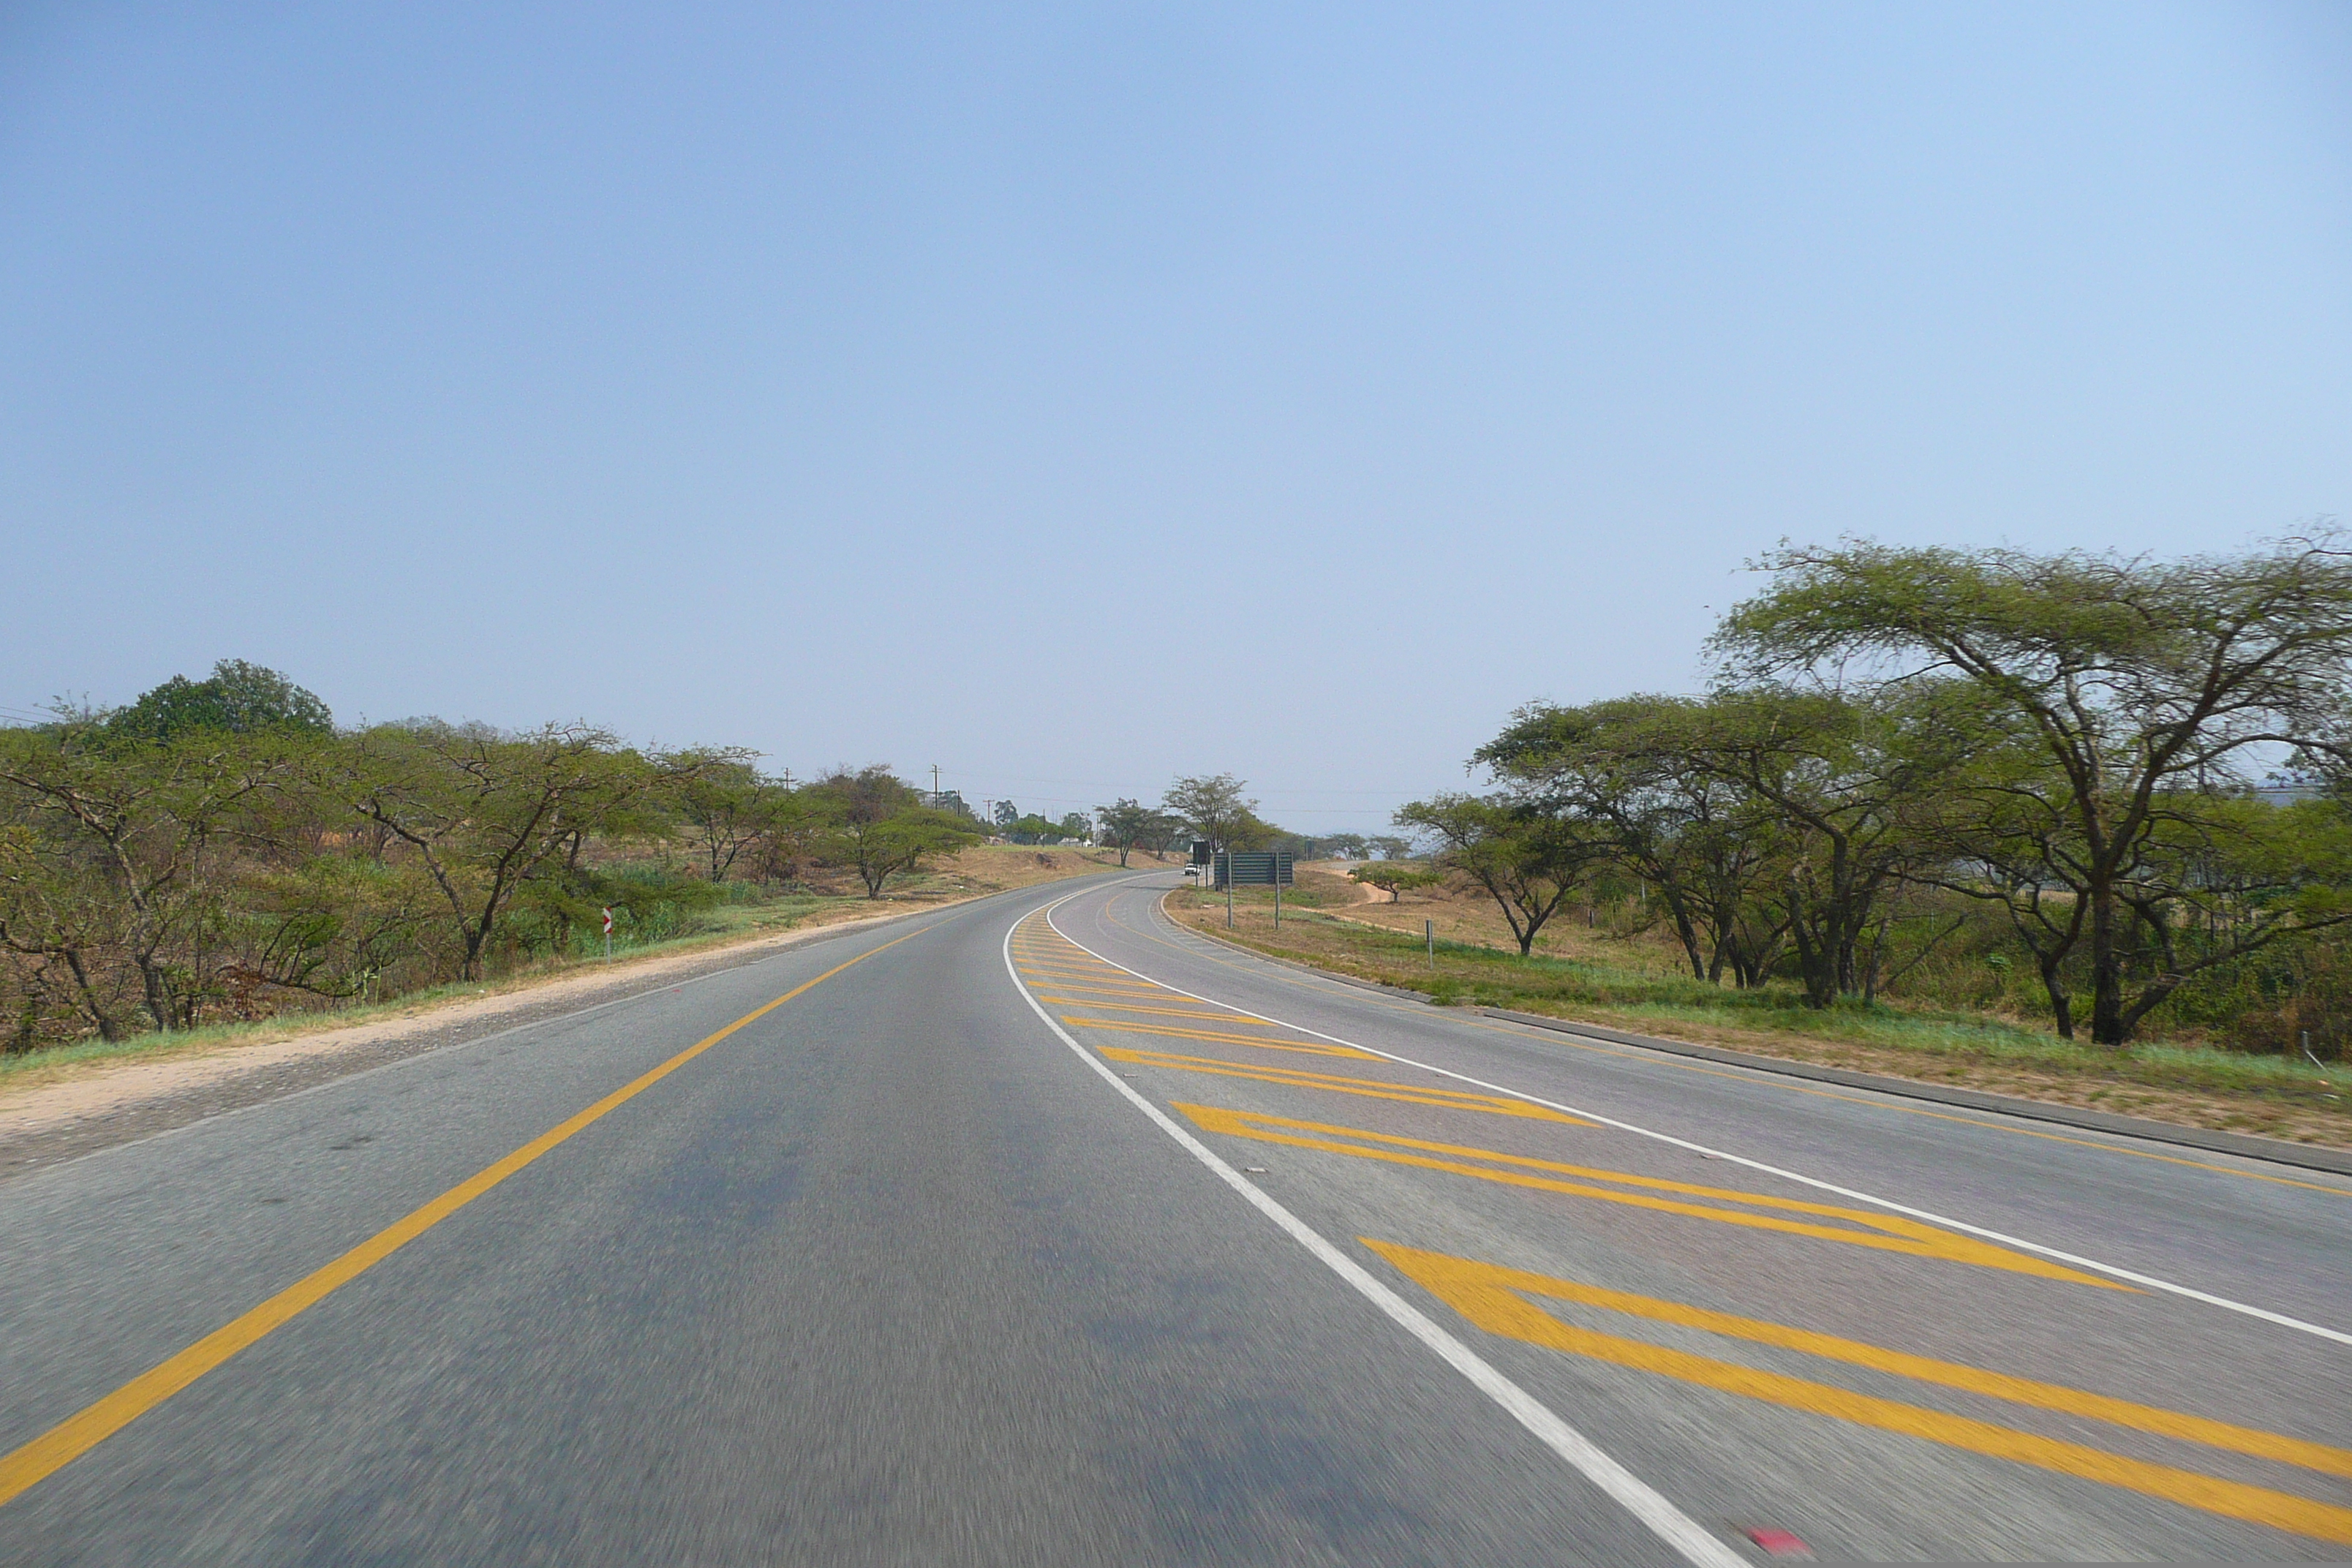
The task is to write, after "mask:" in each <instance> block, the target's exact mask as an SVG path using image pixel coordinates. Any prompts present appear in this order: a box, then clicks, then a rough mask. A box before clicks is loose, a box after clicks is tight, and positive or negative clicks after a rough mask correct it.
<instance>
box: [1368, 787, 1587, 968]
mask: <svg viewBox="0 0 2352 1568" xmlns="http://www.w3.org/2000/svg"><path fill="white" fill-rule="evenodd" d="M1396 825H1397V826H1399V827H1412V828H1418V829H1420V830H1422V831H1423V832H1425V833H1431V834H1434V835H1435V836H1436V837H1437V838H1438V840H1439V841H1440V843H1441V844H1443V846H1444V847H1443V848H1442V849H1440V850H1439V851H1438V854H1437V863H1438V864H1439V865H1440V866H1443V867H1444V868H1446V869H1448V870H1452V871H1458V872H1460V873H1461V874H1462V875H1464V876H1465V877H1467V878H1469V879H1471V880H1472V881H1474V882H1475V883H1477V884H1478V885H1479V886H1480V887H1481V888H1484V889H1486V896H1487V897H1488V898H1490V899H1492V900H1495V906H1496V908H1497V909H1499V910H1502V911H1503V919H1505V920H1506V921H1509V922H1510V927H1511V935H1512V936H1513V937H1514V938H1515V939H1517V942H1518V944H1519V956H1520V957H1521V958H1525V957H1527V956H1528V953H1530V952H1533V951H1534V950H1535V944H1536V935H1537V933H1538V932H1539V931H1542V930H1543V928H1544V923H1545V922H1546V921H1549V920H1550V919H1551V917H1552V916H1553V915H1555V914H1557V913H1559V908H1560V906H1561V905H1562V904H1564V903H1566V902H1567V901H1568V896H1569V894H1570V892H1572V891H1574V889H1575V888H1576V883H1577V879H1578V878H1579V877H1580V875H1581V874H1582V873H1583V871H1584V870H1585V868H1587V867H1589V866H1591V864H1592V863H1593V861H1594V860H1596V859H1597V858H1600V856H1601V854H1602V853H1603V851H1602V850H1601V847H1599V846H1598V845H1596V844H1595V843H1594V841H1593V840H1592V838H1591V837H1589V836H1588V835H1586V834H1583V833H1580V832H1579V831H1578V829H1577V826H1576V825H1574V824H1573V823H1571V822H1570V821H1568V820H1566V819H1564V818H1562V817H1559V816H1553V815H1550V814H1549V813H1546V812H1543V811H1541V810H1538V809H1537V808H1536V807H1534V806H1533V805H1529V804H1528V803H1527V802H1524V801H1515V800H1512V799H1510V798H1509V797H1507V796H1500V795H1497V796H1489V797H1486V798H1483V799H1482V798H1481V797H1479V796H1477V795H1436V796H1433V798H1431V799H1429V800H1425V801H1423V800H1417V801H1413V802H1412V803H1411V804H1410V805H1404V806H1402V807H1401V808H1399V810H1398V811H1397V814H1396ZM1367 880H1370V879H1367Z"/></svg>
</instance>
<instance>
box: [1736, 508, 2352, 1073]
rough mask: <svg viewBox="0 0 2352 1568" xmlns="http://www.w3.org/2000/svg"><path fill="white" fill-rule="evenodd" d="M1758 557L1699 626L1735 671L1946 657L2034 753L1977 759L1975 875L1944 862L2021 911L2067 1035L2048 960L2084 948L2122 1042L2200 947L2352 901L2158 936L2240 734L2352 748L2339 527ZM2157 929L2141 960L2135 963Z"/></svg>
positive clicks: (2208, 830) (2066, 1000) (2351, 583)
mask: <svg viewBox="0 0 2352 1568" xmlns="http://www.w3.org/2000/svg"><path fill="white" fill-rule="evenodd" d="M1762 566H1763V567H1764V569H1765V570H1768V571H1769V572H1771V573H1772V574H1774V578H1775V581H1774V583H1773V584H1772V585H1771V587H1770V588H1769V589H1768V590H1767V591H1766V592H1765V593H1763V594H1762V595H1759V596H1757V597H1756V598H1754V599H1751V600H1749V601H1748V602H1747V603H1745V604H1743V605H1738V606H1737V607H1736V608H1735V609H1734V610H1733V612H1732V614H1731V615H1730V616H1728V617H1727V619H1726V621H1725V623H1724V626H1723V627H1722V629H1721V631H1720V632H1719V633H1718V634H1717V638H1716V644H1715V646H1716V647H1717V649H1718V650H1719V651H1720V652H1722V653H1723V654H1724V655H1725V657H1726V658H1727V661H1728V662H1729V667H1730V668H1732V669H1733V670H1734V671H1735V672H1736V673H1738V674H1739V675H1741V676H1743V677H1747V678H1751V679H1754V678H1780V677H1788V676H1799V677H1811V678H1814V679H1831V678H1832V676H1833V674H1834V673H1835V672H1837V671H1838V670H1840V669H1841V668H1850V667H1852V666H1853V665H1855V664H1860V665H1861V666H1863V667H1864V668H1865V670H1866V671H1867V673H1869V674H1870V675H1872V676H1873V677H1874V678H1876V679H1885V680H1900V679H1918V678H1919V677H1921V676H1923V675H1927V674H1948V675H1950V676H1953V677H1956V678H1958V679H1961V680H1965V681H1967V682H1969V684H1970V685H1971V686H1972V687H1973V689H1975V691H1976V692H1977V694H1978V696H1979V700H1980V702H1981V705H1982V706H1981V713H1982V716H1983V720H1984V721H1985V723H1986V724H1987V725H1988V726H1989V727H1990V728H1991V729H1992V731H1994V732H1995V733H1997V734H1999V735H2000V736H2001V737H2002V738H2004V739H2005V740H2007V741H2008V742H2011V745H2012V747H2013V748H2017V749H2021V751H2022V752H2023V753H2026V754H2030V755H2032V757H2033V758H2034V759H2035V761H2036V762H2037V763H2039V764H2041V765H2028V764H2027V763H2025V761H2024V758H2023V756H2021V755H2017V754H2012V756H2011V759H2010V762H2009V763H2008V767H2007V771H2006V775H2005V776H2003V775H2001V774H1995V775H1993V776H1990V777H1987V778H1984V779H1981V780H1980V781H1979V790H1980V793H1981V795H1983V796H1984V797H1985V798H1986V799H1987V801H1988V802H1990V803H1992V804H1994V805H1997V806H1998V809H1997V810H1986V811H1984V812H1982V813H1980V814H1979V820H1980V821H1981V822H1982V823H1983V824H1984V825H1985V826H1984V828H1983V831H1982V832H1981V833H1979V834H1978V835H1977V836H1975V837H1973V838H1971V837H1969V836H1967V835H1962V836H1961V837H1960V842H1961V843H1962V844H1963V845H1965V846H1966V847H1967V849H1968V851H1969V853H1972V854H1975V855H1979V856H1981V857H1983V858H1984V859H1985V860H1986V862H1987V865H1988V867H1989V868H1990V870H1991V872H1992V875H1991V877H1990V878H1989V879H1986V880H1984V881H1978V880H1976V879H1971V878H1969V877H1965V876H1955V877H1952V878H1950V879H1948V880H1949V882H1950V883H1951V884H1953V885H1955V886H1958V887H1959V888H1960V890H1962V891H1966V892H1972V893H1974V894H1976V895H1977V896H1982V897H1991V898H1994V899H1996V900H1999V901H2000V902H2002V903H2004V904H2006V905H2007V906H2008V907H2009V908H2010V910H2011V917H2012V920H2013V921H2016V923H2017V926H2018V929H2019V930H2020V931H2021V932H2027V933H2032V940H2034V941H2036V942H2038V943H2039V945H2038V946H2037V948H2036V954H2037V960H2038V962H2040V963H2041V964H2042V973H2043V975H2044V979H2045V983H2046V984H2048V985H2049V987H2050V992H2051V1004H2052V1010H2053V1015H2054V1017H2055V1019H2056V1023H2057V1026H2058V1028H2059V1031H2060V1033H2062V1034H2064V1035H2069V1036H2071V1035H2072V1034H2073V1032H2074V1009H2073V1005H2072V998H2071V995H2070V994H2068V991H2067V989H2066V987H2065V986H2064V984H2063V978H2062V977H2063V973H2064V969H2065V965H2066V963H2067V961H2068V960H2069V959H2070V957H2072V956H2074V954H2076V953H2077V952H2079V953H2080V954H2081V955H2082V958H2083V961H2084V967H2085V968H2086V969H2087V971H2088V977H2089V980H2090V985H2091V1037H2092V1038H2093V1039H2094V1040H2095V1041H2096V1042H2098V1043H2100V1044H2103V1045H2121V1044H2124V1043H2126V1041H2128V1040H2129V1039H2130V1037H2131V1035H2132V1032H2133V1030H2134V1028H2135V1027H2136V1026H2137V1024H2138V1023H2139V1021H2140V1020H2141V1019H2142V1018H2143V1017H2145V1016H2147V1012H2148V1011H2149V1010H2150V1009H2151V1008H2153V1007H2155V1006H2157V1005H2159V1004H2160V1003H2161V1002H2162V1001H2163V1000H2164V998H2165V997H2167V996H2168V995H2169V994H2171V993H2172V992H2173V991H2174V990H2176V989H2177V988H2178V987H2179V984H2180V983H2181V981H2182V980H2183V979H2184V978H2186V976H2187V975H2188V974H2189V973H2193V972H2194V971H2195V970H2196V969H2198V968H2203V967H2210V966H2211V965H2213V964H2216V963H2225V962H2227V961H2228V960H2229V959H2231V958H2233V957H2236V956H2240V955H2242V954H2243V953H2244V952H2250V951H2252V950H2253V949H2254V948H2257V947H2261V946H2264V945H2267V944H2269V943H2272V942H2278V941H2283V940H2286V939H2288V938H2290V937H2294V936H2301V935H2308V934H2309V933H2310V932H2311V931H2316V930H2319V929H2322V928H2324V927H2326V926H2327V925H2332V924H2335V923H2337V922H2338V921H2342V920H2345V919H2352V913H2347V912H2346V911H2340V910H2336V909H2333V908H2331V907H2329V906H2328V904H2327V902H2326V900H2324V899H2320V898H2317V897H2312V898H2307V899H2305V900H2303V901H2302V903H2301V905H2300V907H2299V909H2298V910H2297V911H2296V912H2294V913H2293V914H2291V915H2285V916H2283V917H2282V918H2279V919H2276V920H2273V921H2267V922H2264V923H2262V924H2260V925H2258V926H2255V927H2252V928H2250V929H2248V930H2246V931H2243V932H2242V934H2240V935H2239V936H2237V937H2234V938H2219V939H2216V940H2215V941H2213V942H2211V943H2210V944H2209V945H2208V946H2207V948H2206V950H2205V951H2203V952H2200V953H2198V954H2196V955H2195V956H2194V957H2193V958H2184V956H2183V955H2182V954H2181V953H2180V952H2179V951H2178V947H2177V942H2176V941H2175V939H2174V937H2173V935H2172V934H2171V933H2173V932H2174V931H2176V930H2177V924H2176V922H2177V921H2178V920H2179V918H2180V910H2182V908H2183V907H2184V906H2187V905H2190V904H2192V903H2193V901H2194V900H2195V898H2196V896H2197V893H2198V887H2197V879H2198V878H2199V877H2200V875H2202V873H2201V872H2200V871H2199V870H2198V869H2197V858H2196V857H2193V856H2186V855H2183V854H2181V853H2179V851H2178V849H2177V846H2180V845H2184V844H2197V845H2200V846H2204V847H2208V848H2218V847H2221V846H2224V845H2226V844H2227V843H2229V842H2230V841H2231V839H2232V837H2233V835H2237V834H2241V833H2242V831H2243V828H2242V826H2232V823H2231V809H2230V807H2229V806H2228V805H2227V804H2226V802H2227V797H2228V795H2230V793H2231V788H2232V786H2235V785H2238V784H2242V773H2244V771H2245V767H2246V764H2247V763H2248V762H2249V759H2250V756H2251V755H2260V754H2261V751H2260V750H2259V749H2262V748H2277V747H2287V748H2293V749H2294V750H2295V751H2296V752H2297V753H2298V754H2299V755H2300V756H2301V757H2302V758H2304V759H2305V761H2306V762H2308V763H2313V764H2316V765H2323V766H2326V767H2330V768H2333V769H2336V770H2337V771H2339V772H2341V771H2344V770H2346V769H2347V765H2348V764H2352V733H2347V731H2352V550H2347V548H2346V545H2345V542H2344V541H2343V540H2342V539H2340V538H2338V537H2336V536H2325V537H2319V538H2294V539H2284V540H2281V541H2278V542H2273V543H2271V544H2268V545H2265V546H2263V547H2260V548H2257V549H2255V550H2252V551H2250V552H2246V553H2244V554H2241V555H2235V556H2227V557H2220V556H2215V557H2197V558H2191V559H2188V560H2182V561H2175V562H2157V561H2151V560H2149V559H2147V558H2146V557H2123V556H2118V555H2114V554H2090V553H2084V552H2069V553H2065V554H2059V555H2036V554H2032V553H2029V552H2022V551H2015V550H1990V551H1979V552H1964V551H1958V550H1948V549H1912V548H1903V547H1896V546H1891V545H1881V544H1877V543H1874V542H1867V541H1850V542H1845V543H1843V544H1841V545H1840V546H1838V547H1837V548H1835V549H1790V550H1784V551H1782V552H1779V553H1777V554H1775V555H1772V556H1769V557H1768V558H1767V559H1766V560H1765V561H1764V562H1763V563H1762ZM2256 858H2258V859H2259V858H2260V857H2259V856H2257V857H2256ZM1972 884H1973V885H1972ZM2053 892H2054V893H2055V894H2056V895H2057V897H2056V898H2054V899H2053V898H2052V897H2051V896H2050V895H2051V894H2053ZM2063 906H2071V907H2064V908H2063V912H2061V911H2062V907H2063ZM2150 948H2154V949H2155V950H2157V952H2158V963H2157V964H2156V965H2155V966H2154V967H2153V968H2152V969H2147V968H2145V966H2141V965H2136V959H2137V957H2138V956H2139V955H2140V954H2142V953H2143V952H2146V951H2147V950H2148V949H2150ZM2136 967H2137V968H2142V969H2145V972H2144V973H2137V974H2136V973H2135V971H2136Z"/></svg>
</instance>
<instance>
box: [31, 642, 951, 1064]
mask: <svg viewBox="0 0 2352 1568" xmlns="http://www.w3.org/2000/svg"><path fill="white" fill-rule="evenodd" d="M980 837H981V829H980V826H979V824H978V823H976V822H974V821H973V820H971V818H970V817H969V816H965V815H962V814H960V813H952V812H943V811H938V810H934V809H930V808H929V806H927V805H925V804H924V800H923V797H922V796H920V795H918V794H917V792H916V791H915V790H913V789H912V788H910V787H908V785H907V784H903V783H901V782H900V781H899V780H898V779H897V778H895V777H893V776H892V775H891V773H890V772H889V770H888V769H887V768H884V767H873V768H867V769H865V770H863V771H860V772H850V771H847V770H843V771H841V772H838V773H835V775H834V776H832V777H829V778H826V779H823V780H820V781H818V782H817V783H814V784H804V785H802V786H800V787H797V788H787V787H786V786H784V785H783V784H781V783H779V782H777V781H775V780H773V779H770V778H768V777H766V776H765V775H763V774H762V773H760V772H759V770H758V769H757V768H755V767H754V766H753V765H752V753H751V752H745V751H740V750H733V749H726V748H715V749H714V748H695V749H687V750H679V751H671V752H647V751H641V750H638V749H636V748H633V747H630V746H627V745H625V744H623V743H622V742H620V741H619V740H618V739H616V738H615V737H614V735H612V734H611V733H609V732H607V731H603V730H599V729H595V728H593V727H590V726H586V725H550V726H547V727H545V728H543V729H540V730H534V731H524V732H516V733H509V732H506V731H497V730H493V729H490V728H488V727H486V726H483V725H478V724H448V723H444V722H442V721H438V720H430V719H421V720H410V721H404V722H400V723H394V724H379V725H374V726H371V727H369V728H366V729H361V730H347V729H339V728H338V727H337V726H336V725H335V723H334V721H333V718H332V715H331V713H330V712H329V710H328V709H327V706H326V704H325V703H323V702H321V701H320V700H319V699H318V698H317V697H315V696H313V695H312V694H311V693H310V692H308V691H305V690H303V689H300V688H299V687H298V686H296V685H294V684H293V683H292V682H291V681H289V679H286V678H285V677H284V676H282V675H279V674H278V673H277V672H275V671H272V670H268V669H263V668H257V667H255V666H253V665H249V664H244V663H239V662H236V661H227V662H224V663H222V664H220V665H219V666H217V667H216V668H215V670H214V672H213V674H212V676H211V677H210V678H209V679H204V680H191V679H186V678H184V677H177V678H174V679H172V680H170V681H168V682H166V683H165V684H163V686H160V687H157V688H156V689H153V690H152V691H150V692H148V693H146V694H145V695H144V696H142V697H141V698H140V699H139V700H137V701H135V702H133V703H131V704H130V705H129V706H127V707H124V708H121V709H117V710H89V711H77V712H59V713H58V716H57V718H56V719H55V720H54V721H51V722H49V723H46V724H39V725H33V726H27V727H23V728H16V729H9V730H0V1007H5V1009H6V1018H5V1026H6V1029H7V1034H6V1047H7V1048H8V1049H9V1050H12V1051H23V1050H28V1049H33V1048H37V1047H41V1046H44V1045H49V1044H55V1043H58V1042H61V1041H66V1040H70V1039H73V1038H76V1037H82V1036H86V1035H91V1034H95V1035H99V1036H101V1037H105V1038H108V1039H118V1038H121V1037H125V1036H128V1035H131V1034H134V1033H138V1032H141V1031H142V1030H155V1029H184V1028H188V1027H191V1026H194V1025H196V1024H199V1023H202V1022H205V1021H208V1020H216V1019H229V1018H240V1017H253V1016H260V1015H262V1014H266V1013H268V1012H271V1011H275V1010H278V1008H280V1007H283V1006H286V1005H303V1004H305V1003H307V1004H309V1005H325V1004H331V1003H335V1002H339V1001H344V1000H350V999H354V998H365V997H379V996H384V995H391V994H399V993H401V992H405V991H410V990H414V989H416V988H418V987H421V986H425V985H430V984H436V983H437V982H443V981H449V980H471V979H477V978H479V977H481V976H483V975H486V974H488V973H494V972H497V971H499V970H500V969H502V968H508V967H511V966H512V965H514V964H516V963H520V962H524V961H527V960H530V959H532V958H539V957H545V956H549V955H555V954H565V953H574V952H587V951H591V950H593V945H594V942H595V941H596V940H597V938H596V937H595V934H594V933H597V932H599V931H601V926H602V911H603V910H604V909H606V908H611V909H613V910H614V911H615V914H616V919H618V920H620V921H626V922H627V923H628V927H629V929H630V930H631V931H632V932H634V933H635V934H636V935H637V936H638V937H639V938H640V939H641V940H642V939H643V938H645V937H646V936H648V935H657V934H660V933H661V932H662V931H665V930H667V929H676V928H677V926H678V924H679V923H680V922H681V921H682V919H683V917H685V916H686V915H687V914H688V912H689V911H691V910H695V909H697V908H700V907H704V906H707V905H709V904H712V903H715V902H718V901H719V900H727V899H730V898H734V897H740V896H744V894H745V892H746V890H747V889H761V888H766V889H778V888H789V887H791V886H793V885H794V884H795V883H797V881H798V880H799V879H801V878H802V877H803V875H804V874H806V873H808V872H809V871H810V870H811V869H812V868H828V869H830V870H832V871H835V872H838V873H840V874H843V875H854V876H855V877H856V885H857V886H858V887H860V888H861V889H863V890H864V891H865V892H866V894H867V895H868V896H869V897H878V896H879V895H880V893H881V891H882V889H883V888H884V887H885V886H886V885H887V884H888V883H889V882H890V880H891V879H894V878H897V877H899V876H902V875H904V874H906V873H908V872H909V871H911V870H913V869H914V868H917V867H918V866H919V864H920V863H921V862H922V861H923V860H924V859H925V858H927V857H929V856H933V855H938V854H940V853H945V852H949V851H952V850H954V849H956V848H959V847H963V846H965V845H969V844H971V843H975V842H977V841H978V840H979V838H980Z"/></svg>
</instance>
